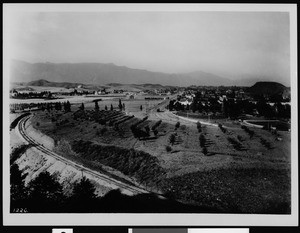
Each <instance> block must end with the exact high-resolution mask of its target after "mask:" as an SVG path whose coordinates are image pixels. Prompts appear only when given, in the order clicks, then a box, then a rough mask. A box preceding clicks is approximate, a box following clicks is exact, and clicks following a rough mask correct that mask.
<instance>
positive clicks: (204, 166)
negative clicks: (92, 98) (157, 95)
mask: <svg viewBox="0 0 300 233" xmlns="http://www.w3.org/2000/svg"><path fill="white" fill-rule="evenodd" d="M118 101H119V100H118V99H107V100H103V101H99V102H98V104H99V107H100V110H99V111H95V109H94V106H95V104H94V103H93V102H90V103H85V109H84V110H79V107H80V104H79V103H78V104H76V103H73V104H72V107H71V109H72V111H71V112H68V113H65V112H63V111H56V110H52V111H50V112H48V111H47V110H46V111H43V112H42V111H39V112H35V113H34V116H33V118H32V119H31V123H32V125H33V127H35V128H36V129H38V130H40V131H42V132H43V133H45V134H47V135H49V136H50V137H52V138H53V139H54V141H55V145H56V146H55V151H56V152H57V153H58V154H61V155H63V156H66V157H68V158H70V159H72V160H76V161H77V162H79V163H82V164H84V165H86V166H89V167H91V168H93V169H97V170H100V171H101V170H105V171H109V172H110V173H112V174H113V175H114V176H130V177H131V178H133V179H134V180H136V182H137V183H139V184H140V185H141V186H143V187H146V188H147V189H148V190H150V191H153V192H158V193H161V194H164V195H166V196H168V197H170V198H174V199H177V200H180V201H181V202H184V203H191V204H195V205H206V206H211V207H213V208H217V209H219V210H220V212H228V213H283V214H287V213H290V154H291V151H290V147H291V145H290V133H289V132H283V131H282V132H279V135H278V134H277V135H276V134H274V133H271V132H270V131H266V130H262V129H252V128H251V129H250V131H249V129H248V128H242V127H241V125H240V124H239V123H228V124H225V125H226V126H225V127H224V126H223V127H218V126H217V123H218V122H216V123H215V125H205V124H201V127H200V129H199V127H198V128H197V124H196V123H194V122H189V121H183V120H179V121H180V124H177V125H176V122H177V120H176V119H177V118H176V117H175V118H172V120H169V119H170V117H171V116H172V113H170V112H168V111H166V112H161V113H157V112H155V111H152V112H146V106H147V107H148V108H150V107H151V105H155V104H157V103H159V102H161V101H149V103H148V101H145V100H142V99H141V100H138V99H137V100H122V103H124V104H125V111H119V110H118V103H119V102H118ZM111 104H112V105H113V108H114V110H113V111H111V110H110V107H111ZM105 105H106V106H107V108H108V110H104V107H105ZM141 105H142V106H143V110H140V106H141ZM146 113H148V116H149V117H148V118H145V116H146V115H147V114H146ZM160 119H162V121H161V122H159V120H160ZM158 122H159V123H158ZM133 125H135V126H136V128H137V129H139V130H140V131H142V132H143V133H140V134H136V135H135V134H134V133H133V130H132V126H133ZM176 126H177V127H176ZM224 129H225V130H224ZM140 131H139V132H140ZM199 131H201V132H199ZM251 131H253V133H251ZM249 132H250V133H249ZM200 135H202V136H200ZM200 137H201V138H202V139H201V140H202V142H201V140H200ZM203 138H204V142H203ZM278 138H280V140H278ZM204 148H206V149H204ZM120 174H122V175H120Z"/></svg>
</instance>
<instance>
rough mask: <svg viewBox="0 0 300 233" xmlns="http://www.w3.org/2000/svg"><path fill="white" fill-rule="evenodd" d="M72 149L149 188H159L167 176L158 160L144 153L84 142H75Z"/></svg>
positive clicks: (85, 157) (83, 156)
mask: <svg viewBox="0 0 300 233" xmlns="http://www.w3.org/2000/svg"><path fill="white" fill-rule="evenodd" d="M72 149H73V150H74V151H75V152H76V153H78V154H80V155H81V157H82V158H84V159H87V160H89V161H97V162H100V163H101V164H103V165H106V166H110V167H112V168H114V169H117V170H119V171H121V172H123V173H124V174H125V175H129V176H132V177H135V178H136V179H138V180H139V182H141V183H144V184H146V185H148V186H157V185H158V184H159V183H160V182H161V179H162V178H163V177H164V175H165V171H164V169H163V168H162V167H160V165H159V162H158V159H157V158H156V157H154V156H152V155H150V154H148V153H146V152H143V151H137V150H134V149H125V148H120V147H116V146H102V145H98V144H93V143H92V142H90V141H83V140H79V141H74V142H73V143H72Z"/></svg>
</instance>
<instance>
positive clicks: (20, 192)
mask: <svg viewBox="0 0 300 233" xmlns="http://www.w3.org/2000/svg"><path fill="white" fill-rule="evenodd" d="M26 176H27V174H22V172H21V171H20V170H19V166H18V165H17V164H13V165H11V166H10V198H11V205H10V210H11V212H14V211H15V209H16V208H23V209H24V208H27V205H26V200H27V198H28V192H27V188H26V187H25V178H26Z"/></svg>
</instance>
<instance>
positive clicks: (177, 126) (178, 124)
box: [175, 121, 180, 129]
mask: <svg viewBox="0 0 300 233" xmlns="http://www.w3.org/2000/svg"><path fill="white" fill-rule="evenodd" d="M179 126H180V122H179V121H178V122H177V123H176V124H175V129H178V128H179Z"/></svg>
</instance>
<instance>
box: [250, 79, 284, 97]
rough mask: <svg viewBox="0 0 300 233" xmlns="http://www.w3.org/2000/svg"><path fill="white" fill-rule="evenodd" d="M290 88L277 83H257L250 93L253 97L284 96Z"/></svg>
mask: <svg viewBox="0 0 300 233" xmlns="http://www.w3.org/2000/svg"><path fill="white" fill-rule="evenodd" d="M287 89H288V88H287V87H286V86H284V85H282V84H281V83H277V82H257V83H255V84H254V85H253V86H252V87H249V89H248V92H249V93H251V94H253V95H262V94H267V95H276V94H282V93H283V92H284V91H286V90H287Z"/></svg>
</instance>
